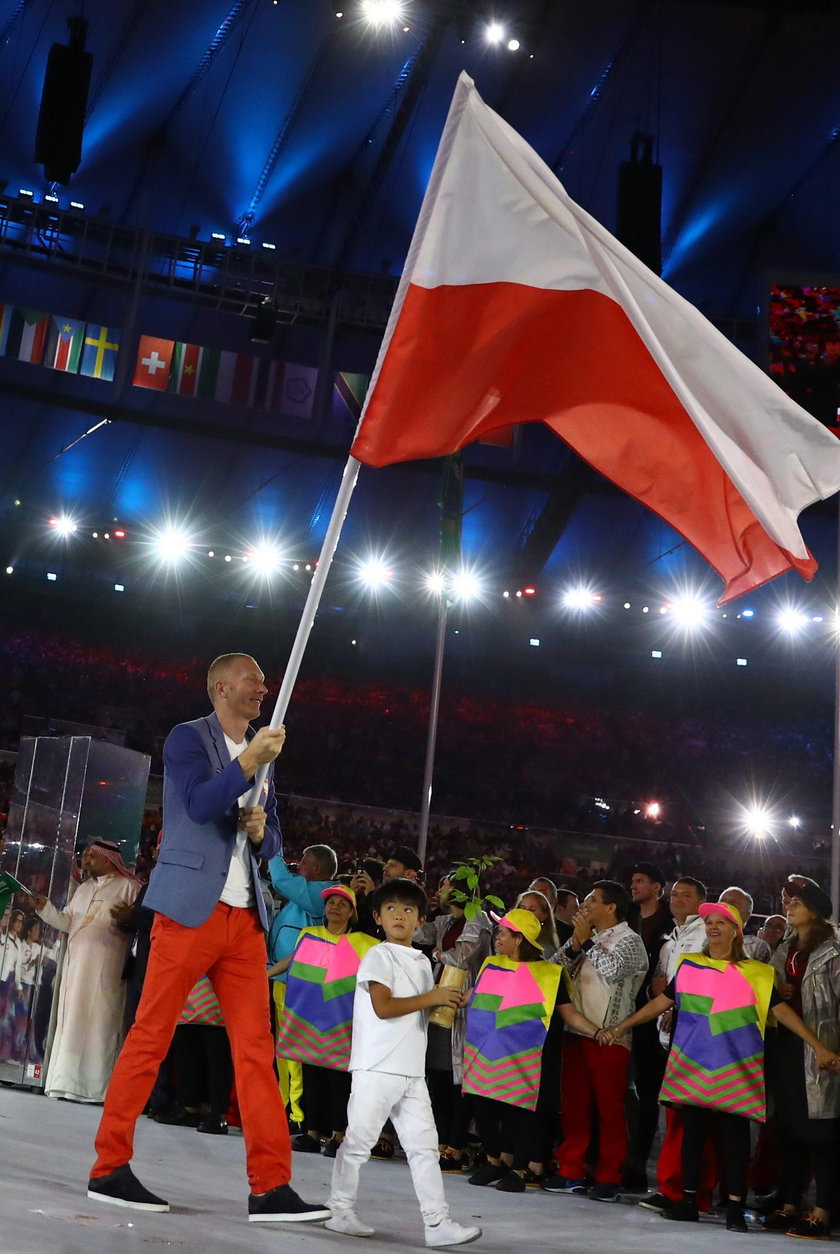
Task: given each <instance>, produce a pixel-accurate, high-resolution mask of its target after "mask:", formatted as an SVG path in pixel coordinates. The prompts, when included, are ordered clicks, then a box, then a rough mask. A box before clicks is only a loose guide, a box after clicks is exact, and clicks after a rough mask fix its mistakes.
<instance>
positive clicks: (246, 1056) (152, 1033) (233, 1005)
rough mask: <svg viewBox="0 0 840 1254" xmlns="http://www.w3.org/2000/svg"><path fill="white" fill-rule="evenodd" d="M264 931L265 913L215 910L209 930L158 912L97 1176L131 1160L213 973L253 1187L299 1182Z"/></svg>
mask: <svg viewBox="0 0 840 1254" xmlns="http://www.w3.org/2000/svg"><path fill="white" fill-rule="evenodd" d="M265 965H266V947H265V933H264V932H263V929H262V925H261V924H260V920H259V916H258V914H257V911H256V909H250V910H249V909H240V908H238V907H236V906H226V905H224V904H223V903H222V902H219V904H218V905H217V906H216V908H215V910H214V911H213V913H212V914H211V915H210V918H209V919H207V921H206V922H205V923H202V924H201V926H200V927H184V926H183V925H182V924H180V923H175V922H174V920H172V919H168V918H166V917H165V915H160V914H159V915H158V917H157V919H156V920H155V923H154V925H153V927H152V948H151V954H150V957H149V965H148V968H147V971H146V980H145V983H144V985H143V996H142V997H141V998H140V1005H139V1006H138V1007H137V1017H136V1019H135V1021H134V1026H133V1027H132V1029H131V1031H130V1032H129V1034H128V1036H127V1038H126V1041H125V1044H124V1045H123V1048H122V1051H121V1053H120V1056H119V1058H118V1059H117V1064H116V1066H115V1067H114V1071H113V1074H112V1076H111V1082H110V1084H109V1085H108V1092H107V1093H106V1095H105V1107H104V1109H103V1111H102V1120H101V1122H100V1124H99V1131H98V1132H97V1134H96V1152H97V1155H98V1157H97V1160H96V1163H95V1164H94V1167H93V1170H92V1172H91V1176H92V1178H94V1179H96V1178H97V1177H99V1176H107V1175H108V1174H109V1173H110V1172H112V1171H115V1170H116V1168H117V1167H122V1166H124V1165H125V1164H126V1163H128V1162H130V1161H131V1156H132V1154H133V1152H134V1126H135V1124H136V1123H137V1120H138V1118H139V1117H140V1115H141V1113H142V1111H143V1109H144V1107H145V1106H146V1103H147V1102H148V1100H149V1094H150V1093H151V1091H152V1086H153V1085H154V1082H155V1078H156V1076H157V1073H158V1068H159V1066H160V1064H161V1062H162V1061H163V1059H164V1057H165V1055H166V1051H167V1050H168V1049H169V1044H170V1041H171V1040H172V1037H173V1034H174V1032H175V1026H176V1024H177V1022H178V1017H179V1015H180V1013H181V1011H182V1010H183V1008H184V1002H185V1001H186V1000H187V994H188V993H189V992H190V989H191V988H192V987H193V985H194V984H195V983H196V982H197V981H198V980H199V979H200V978H201V976H202V975H207V976H208V977H209V979H210V983H211V984H212V985H213V989H214V990H215V993H216V996H217V997H218V999H219V1005H220V1006H221V1008H222V1014H223V1015H224V1018H225V1026H226V1028H227V1033H228V1037H229V1039H230V1049H231V1055H232V1058H233V1070H234V1076H235V1079H236V1093H237V1097H238V1099H239V1109H240V1112H241V1116H242V1134H243V1137H244V1139H245V1153H246V1156H247V1163H248V1180H249V1183H250V1185H251V1192H252V1193H267V1192H268V1191H269V1190H270V1189H274V1188H276V1187H277V1185H278V1184H288V1183H289V1179H290V1178H291V1147H290V1145H289V1128H288V1124H287V1123H286V1112H285V1110H284V1108H283V1102H282V1100H281V1097H280V1090H279V1089H278V1087H277V1077H276V1076H275V1074H274V1038H273V1036H272V1034H271V1024H270V1017H269V1003H268V981H267V978H266V974H265Z"/></svg>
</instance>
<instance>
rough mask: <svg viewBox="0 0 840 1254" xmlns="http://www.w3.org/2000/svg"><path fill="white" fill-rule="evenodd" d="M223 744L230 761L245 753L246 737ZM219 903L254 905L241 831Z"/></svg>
mask: <svg viewBox="0 0 840 1254" xmlns="http://www.w3.org/2000/svg"><path fill="white" fill-rule="evenodd" d="M225 744H226V745H227V750H228V753H229V754H230V760H231V762H232V761H233V759H234V758H238V757H239V755H240V753H243V752H244V751H245V748H246V746H247V744H248V740H247V737H246V739H245V740H241V741H240V742H239V744H235V743H234V741H232V740H231V738H230V736H225ZM249 791H250V789H247V788H246V789H245V792H243V793H242V795H241V796H240V798H239V804H240V805H241V806H242V805H244V804H245V800H246V798H247V796H248V793H249ZM219 901H223V902H224V903H225V905H226V906H242V907H248V906H253V905H255V904H256V899H255V897H254V883H253V880H252V879H251V850H250V844H249V841H248V837H247V835H246V833H245V832H243V831H242V830H241V829H239V830H237V833H236V844H235V845H234V848H233V853H232V854H231V856H230V866H229V867H228V873H227V879H226V880H225V886H224V888H223V889H222V895H221V897H220V898H219Z"/></svg>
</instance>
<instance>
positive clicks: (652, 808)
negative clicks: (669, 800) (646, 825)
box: [645, 801, 662, 819]
mask: <svg viewBox="0 0 840 1254" xmlns="http://www.w3.org/2000/svg"><path fill="white" fill-rule="evenodd" d="M661 814H662V806H661V805H660V804H659V802H658V801H649V802H648V804H647V805H646V806H645V818H646V819H658V818H659V817H660V815H661Z"/></svg>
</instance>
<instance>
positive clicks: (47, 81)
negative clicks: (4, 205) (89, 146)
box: [35, 17, 93, 183]
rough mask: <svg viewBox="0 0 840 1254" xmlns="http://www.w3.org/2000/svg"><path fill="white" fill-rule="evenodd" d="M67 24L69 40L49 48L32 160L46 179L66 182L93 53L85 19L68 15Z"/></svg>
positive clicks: (76, 152) (78, 147)
mask: <svg viewBox="0 0 840 1254" xmlns="http://www.w3.org/2000/svg"><path fill="white" fill-rule="evenodd" d="M67 25H68V26H69V28H70V41H69V44H68V45H65V44H53V46H52V48H50V55H49V57H48V59H47V72H46V74H45V75H44V88H43V91H42V92H41V109H40V112H39V114H38V131H37V133H36V136H35V160H36V161H40V162H41V164H42V165H43V167H44V175H45V177H46V178H47V180H48V182H50V183H69V182H70V177H71V175H73V174H75V172H76V170H78V168H79V164H80V162H81V160H82V132H83V130H84V125H85V111H86V109H87V98H88V88H89V87H90V75H91V69H92V68H93V57H92V56H91V54H90V53H89V52H86V51H85V36H86V35H87V22H86V21H85V20H84V18H81V17H71V18H68V21H67Z"/></svg>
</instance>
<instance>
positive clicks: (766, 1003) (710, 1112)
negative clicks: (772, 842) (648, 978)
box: [598, 901, 840, 1232]
mask: <svg viewBox="0 0 840 1254" xmlns="http://www.w3.org/2000/svg"><path fill="white" fill-rule="evenodd" d="M700 915H701V917H702V918H704V919H705V923H706V944H705V945H704V946H703V952H702V953H699V954H683V955H682V956H681V957H680V962H679V966H678V967H677V973H676V976H675V977H674V979H673V980H672V981H671V983H670V984H669V985H668V987H667V988H666V989H665V992H664V993H662V994H660V996H659V997H654V998H653V999H652V1000H651V1001H649V1002H648V1004H647V1005H646V1006H644V1007H643V1008H642V1009H641V1010H638V1011H636V1013H635V1014H633V1015H630V1016H629V1018H627V1019H625V1020H624V1022H623V1023H620V1024H618V1025H617V1026H616V1027H614V1028H608V1029H605V1030H604V1031H603V1032H600V1033H599V1034H598V1039H599V1040H600V1041H602V1042H604V1043H611V1041H612V1039H613V1034H616V1033H619V1032H622V1031H626V1030H627V1029H628V1028H632V1027H634V1026H635V1025H636V1024H637V1023H647V1022H649V1021H650V1020H652V1019H655V1018H656V1017H657V1016H658V1015H660V1014H663V1013H664V1012H665V1011H666V1010H670V1009H671V1008H672V1007H676V1014H675V1016H674V1018H675V1026H674V1028H673V1035H672V1037H671V1048H670V1050H669V1052H668V1061H667V1064H666V1067H665V1077H664V1079H663V1081H662V1088H661V1090H660V1094H659V1099H660V1101H662V1102H665V1103H668V1104H673V1105H676V1106H679V1107H680V1109H681V1110H682V1112H683V1118H684V1129H685V1131H684V1136H683V1148H682V1169H683V1193H684V1196H683V1200H682V1201H679V1202H675V1203H674V1205H673V1206H672V1207H671V1208H670V1209H669V1210H668V1211H666V1212H665V1213H664V1215H663V1217H664V1218H666V1219H675V1220H688V1221H695V1222H696V1221H697V1219H698V1213H697V1201H696V1195H697V1187H698V1183H699V1175H700V1166H701V1162H702V1158H703V1150H704V1146H705V1143H706V1138H707V1136H708V1135H712V1136H713V1137H714V1138H715V1140H716V1141H717V1143H718V1147H719V1152H720V1155H721V1159H722V1161H723V1162H724V1163H725V1165H726V1180H727V1184H728V1186H729V1205H728V1207H727V1210H726V1226H727V1228H728V1229H729V1230H730V1231H731V1232H746V1231H747V1225H746V1220H745V1218H744V1196H745V1193H746V1181H747V1166H748V1164H749V1157H750V1124H749V1121H750V1119H755V1120H757V1121H759V1122H762V1123H763V1122H764V1118H765V1110H766V1106H765V1096H764V1030H765V1026H766V1024H767V1017H768V1015H769V1013H770V1010H771V1008H772V1009H773V1012H774V1014H775V1016H776V1018H777V1019H778V1020H779V1022H780V1023H783V1024H784V1025H785V1027H786V1028H788V1029H789V1031H791V1032H793V1033H794V1035H795V1036H797V1037H799V1038H800V1039H801V1040H803V1041H804V1042H805V1044H806V1045H807V1046H809V1047H810V1049H811V1050H813V1052H814V1065H815V1066H816V1067H818V1068H819V1069H821V1070H827V1071H829V1072H830V1073H834V1071H835V1070H836V1068H838V1067H840V1057H838V1055H837V1054H833V1053H831V1051H830V1050H827V1049H826V1048H825V1046H824V1045H823V1044H822V1043H821V1042H820V1041H819V1040H818V1038H817V1037H816V1036H815V1035H814V1033H813V1032H812V1031H811V1030H810V1029H809V1028H808V1027H807V1026H806V1025H805V1024H804V1023H803V1021H802V1019H801V1018H800V1017H799V1015H798V1014H796V1012H795V1011H794V1010H793V1009H792V1008H791V1007H790V1006H789V1005H786V1004H785V1003H784V1001H782V999H781V998H780V996H779V994H778V993H777V992H776V990H775V988H774V984H773V980H774V972H773V968H772V967H771V966H769V965H768V964H767V963H765V962H756V961H755V960H754V959H751V958H747V957H746V955H745V953H744V924H743V920H742V919H741V916H740V914H739V913H738V911H737V910H736V909H735V907H734V906H732V905H729V904H728V903H726V902H720V901H718V902H706V903H704V904H703V905H702V906H701V907H700Z"/></svg>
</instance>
